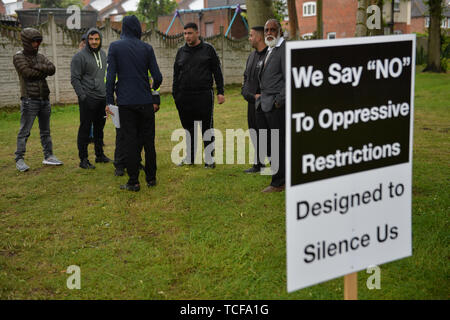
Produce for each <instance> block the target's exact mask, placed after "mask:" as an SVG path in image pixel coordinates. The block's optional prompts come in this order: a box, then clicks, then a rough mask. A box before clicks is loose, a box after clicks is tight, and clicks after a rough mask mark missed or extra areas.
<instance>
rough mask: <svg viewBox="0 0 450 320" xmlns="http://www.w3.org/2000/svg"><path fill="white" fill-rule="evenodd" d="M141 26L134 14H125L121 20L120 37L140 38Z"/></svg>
mask: <svg viewBox="0 0 450 320" xmlns="http://www.w3.org/2000/svg"><path fill="white" fill-rule="evenodd" d="M141 35H142V28H141V23H140V22H139V20H138V18H136V16H134V15H132V16H126V17H124V18H123V20H122V32H121V33H120V38H121V39H123V38H137V39H141Z"/></svg>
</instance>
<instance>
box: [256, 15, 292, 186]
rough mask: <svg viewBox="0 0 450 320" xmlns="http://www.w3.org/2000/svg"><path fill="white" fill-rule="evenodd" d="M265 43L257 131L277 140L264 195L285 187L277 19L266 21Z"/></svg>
mask: <svg viewBox="0 0 450 320" xmlns="http://www.w3.org/2000/svg"><path fill="white" fill-rule="evenodd" d="M264 41H265V42H266V44H267V46H268V49H267V53H266V57H265V59H264V65H263V68H262V69H261V72H260V74H259V79H260V86H261V96H259V97H258V98H257V100H256V109H257V121H258V127H259V128H261V129H268V130H269V132H270V135H269V137H270V139H271V140H272V136H273V135H275V133H278V139H277V140H276V141H274V143H271V169H272V181H271V183H270V185H269V186H268V187H267V188H265V189H264V190H263V192H280V191H283V190H284V184H285V144H286V138H285V132H286V125H285V121H286V120H285V98H286V90H285V83H286V75H285V63H286V58H285V52H286V41H284V38H283V33H282V30H281V25H280V22H279V21H278V20H275V19H270V20H268V21H267V22H266V24H265V25H264ZM277 151H278V152H277Z"/></svg>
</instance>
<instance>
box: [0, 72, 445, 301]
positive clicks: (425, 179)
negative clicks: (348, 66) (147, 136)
mask: <svg viewBox="0 0 450 320" xmlns="http://www.w3.org/2000/svg"><path fill="white" fill-rule="evenodd" d="M226 92H227V94H226V99H227V101H226V103H225V104H224V105H220V106H219V105H216V107H215V127H216V128H218V129H220V130H222V132H223V133H225V129H226V128H235V129H237V128H244V129H245V128H247V118H246V112H247V106H246V103H245V102H244V100H243V99H242V97H241V96H240V89H239V88H238V87H236V86H234V87H228V88H227V90H226ZM19 118H20V114H19V113H18V112H8V113H6V112H3V113H0V137H1V138H0V144H1V153H0V175H1V177H2V179H0V192H1V198H0V299H342V298H343V278H339V279H335V280H332V281H328V282H325V283H322V284H319V285H316V286H313V287H310V288H306V289H303V290H299V291H297V292H294V293H291V294H288V293H287V292H286V249H285V246H286V238H285V204H284V193H276V194H262V193H261V192H260V191H261V190H262V189H263V188H264V187H266V186H267V185H268V184H269V179H270V178H269V177H268V176H261V175H248V174H244V173H243V172H242V171H243V170H244V169H246V168H248V165H218V166H217V168H216V169H215V170H205V169H204V168H203V166H200V165H197V166H196V167H194V168H191V167H190V168H184V167H176V166H175V165H174V164H173V163H172V161H171V150H172V148H173V147H174V146H175V145H176V144H177V143H178V142H177V141H171V133H172V131H173V130H174V129H176V128H179V127H180V122H179V119H178V114H177V112H176V109H175V107H174V103H173V100H172V98H171V97H170V96H168V95H166V96H163V98H162V105H161V110H160V111H159V112H158V113H157V116H156V122H157V123H156V149H157V157H158V181H159V184H158V185H157V187H155V188H152V189H148V188H147V187H146V186H145V184H142V185H143V188H142V189H141V191H140V192H138V193H133V192H125V191H121V190H119V185H120V184H123V183H125V182H126V180H127V178H126V177H115V176H114V167H113V165H112V164H98V165H97V168H96V169H95V170H89V171H87V170H82V169H80V168H79V167H78V164H79V160H78V151H77V146H76V138H77V130H78V124H79V114H78V108H77V106H65V107H54V108H53V113H52V120H51V128H52V138H53V145H54V153H55V155H56V156H57V157H58V158H59V159H61V160H62V161H63V162H64V166H62V167H46V166H44V165H42V148H41V146H40V140H39V130H38V125H37V122H36V123H35V126H34V128H33V130H32V133H31V137H30V139H29V140H28V144H27V153H26V158H25V160H26V162H27V164H28V165H30V167H31V169H30V171H28V172H25V173H19V172H18V171H17V170H16V168H15V164H14V151H15V147H16V136H17V131H18V128H19ZM449 128H450V74H448V73H447V74H440V75H434V74H422V73H418V74H417V77H416V99H415V128H414V162H413V256H412V257H409V258H406V259H403V260H399V261H395V262H392V263H388V264H385V265H382V266H381V289H380V290H368V289H367V287H366V281H367V278H368V277H369V276H370V274H367V273H366V272H365V271H361V272H359V274H358V291H359V292H358V294H359V298H360V299H448V298H449V287H450V286H449V276H450V273H449V267H448V261H449V211H450V208H449V205H450V199H449V190H450V189H449V184H450V162H449V160H450V152H449V151H450V143H449V142H450V140H449ZM114 141H115V130H114V128H113V125H112V123H111V121H108V122H107V125H106V127H105V144H106V147H105V153H106V155H107V156H109V157H111V158H113V155H114ZM89 152H90V159H91V162H93V160H94V155H93V146H92V145H91V146H90V147H89ZM141 182H144V178H143V176H142V174H141ZM70 265H77V266H79V267H80V268H81V290H69V289H67V287H66V280H67V278H68V277H69V275H68V274H66V273H65V271H66V269H67V267H68V266H70Z"/></svg>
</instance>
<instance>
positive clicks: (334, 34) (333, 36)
mask: <svg viewBox="0 0 450 320" xmlns="http://www.w3.org/2000/svg"><path fill="white" fill-rule="evenodd" d="M327 39H336V32H328V33H327Z"/></svg>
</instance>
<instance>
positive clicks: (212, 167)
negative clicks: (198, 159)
mask: <svg viewBox="0 0 450 320" xmlns="http://www.w3.org/2000/svg"><path fill="white" fill-rule="evenodd" d="M215 167H216V163H215V162H213V163H211V164H207V163H205V169H214V168H215Z"/></svg>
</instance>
